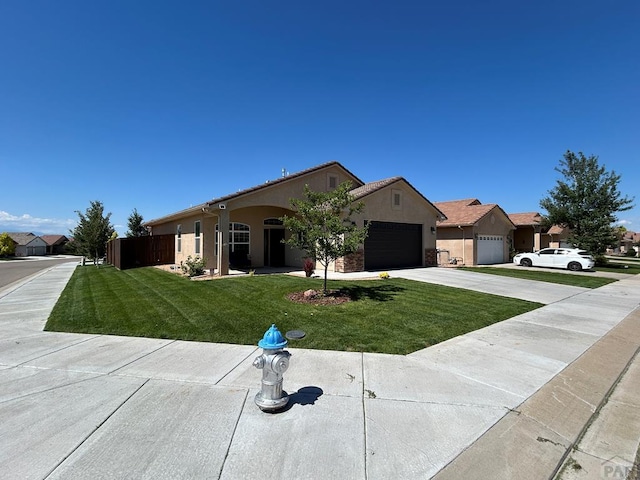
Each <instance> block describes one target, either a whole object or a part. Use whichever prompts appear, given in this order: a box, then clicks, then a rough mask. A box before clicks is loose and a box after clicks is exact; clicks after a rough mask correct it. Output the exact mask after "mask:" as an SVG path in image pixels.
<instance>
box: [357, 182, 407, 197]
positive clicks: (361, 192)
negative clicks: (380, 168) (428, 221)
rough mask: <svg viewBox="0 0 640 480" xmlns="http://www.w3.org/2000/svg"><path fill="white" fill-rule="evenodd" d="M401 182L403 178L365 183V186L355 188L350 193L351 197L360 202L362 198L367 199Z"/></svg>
mask: <svg viewBox="0 0 640 480" xmlns="http://www.w3.org/2000/svg"><path fill="white" fill-rule="evenodd" d="M400 180H402V177H391V178H386V179H384V180H378V181H377V182H369V183H365V184H364V185H361V186H359V187H356V188H354V189H353V190H351V192H350V193H351V195H353V198H354V200H359V199H360V198H362V197H366V196H367V195H369V194H370V193H373V192H375V191H377V190H380V189H381V188H384V187H386V186H387V185H391V184H392V183H396V182H398V181H400ZM405 181H406V180H405Z"/></svg>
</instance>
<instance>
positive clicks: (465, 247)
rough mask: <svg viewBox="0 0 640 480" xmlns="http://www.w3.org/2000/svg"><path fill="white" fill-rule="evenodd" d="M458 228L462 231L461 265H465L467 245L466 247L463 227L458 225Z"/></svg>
mask: <svg viewBox="0 0 640 480" xmlns="http://www.w3.org/2000/svg"><path fill="white" fill-rule="evenodd" d="M458 228H459V229H460V230H462V264H463V265H466V264H467V260H466V255H465V252H466V251H467V245H466V242H467V241H466V238H465V236H464V227H462V226H460V225H458Z"/></svg>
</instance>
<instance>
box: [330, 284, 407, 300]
mask: <svg viewBox="0 0 640 480" xmlns="http://www.w3.org/2000/svg"><path fill="white" fill-rule="evenodd" d="M404 290H405V289H404V288H403V287H399V286H397V285H372V286H366V287H365V286H362V285H357V286H349V287H342V288H340V289H339V290H338V291H339V292H340V293H341V294H343V295H348V296H349V298H350V299H351V300H352V301H354V302H355V301H357V300H363V299H369V300H374V301H376V302H388V301H389V300H393V297H394V296H395V295H396V294H398V293H400V292H402V291H404Z"/></svg>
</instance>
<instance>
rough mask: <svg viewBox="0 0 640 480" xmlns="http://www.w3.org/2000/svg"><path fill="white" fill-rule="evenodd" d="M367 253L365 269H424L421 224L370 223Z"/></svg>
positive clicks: (366, 246)
mask: <svg viewBox="0 0 640 480" xmlns="http://www.w3.org/2000/svg"><path fill="white" fill-rule="evenodd" d="M364 251H365V269H366V270H378V269H384V268H403V267H414V266H421V265H422V225H420V224H413V223H395V222H369V235H368V237H367V239H366V240H365V243H364Z"/></svg>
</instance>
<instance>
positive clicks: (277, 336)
mask: <svg viewBox="0 0 640 480" xmlns="http://www.w3.org/2000/svg"><path fill="white" fill-rule="evenodd" d="M287 343H288V342H287V340H286V339H285V338H284V337H283V336H282V334H281V333H280V330H278V327H276V325H275V324H273V325H271V326H270V327H269V330H267V331H266V332H265V333H264V337H262V340H260V341H259V342H258V346H259V347H260V348H266V349H268V350H275V349H277V348H284V347H286V346H287Z"/></svg>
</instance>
